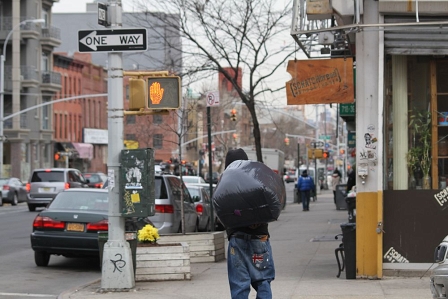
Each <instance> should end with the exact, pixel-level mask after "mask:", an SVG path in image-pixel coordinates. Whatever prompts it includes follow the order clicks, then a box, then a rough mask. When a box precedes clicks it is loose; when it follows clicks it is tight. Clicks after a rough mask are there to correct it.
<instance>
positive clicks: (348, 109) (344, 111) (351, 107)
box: [339, 103, 356, 116]
mask: <svg viewBox="0 0 448 299" xmlns="http://www.w3.org/2000/svg"><path fill="white" fill-rule="evenodd" d="M355 112H356V104H355V103H349V104H339V115H340V116H355Z"/></svg>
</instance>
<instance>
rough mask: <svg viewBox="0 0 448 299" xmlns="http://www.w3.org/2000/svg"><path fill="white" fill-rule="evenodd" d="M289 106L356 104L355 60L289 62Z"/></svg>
mask: <svg viewBox="0 0 448 299" xmlns="http://www.w3.org/2000/svg"><path fill="white" fill-rule="evenodd" d="M286 70H287V72H288V73H290V74H291V76H292V79H291V80H290V81H288V82H286V97H287V104H288V105H305V104H331V103H353V102H354V84H353V58H351V57H346V58H331V59H307V60H290V61H289V62H288V67H287V69H286Z"/></svg>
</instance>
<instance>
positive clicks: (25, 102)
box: [0, 0, 61, 181]
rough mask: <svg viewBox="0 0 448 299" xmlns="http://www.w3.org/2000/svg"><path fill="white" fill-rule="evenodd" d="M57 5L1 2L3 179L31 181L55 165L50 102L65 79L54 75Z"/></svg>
mask: <svg viewBox="0 0 448 299" xmlns="http://www.w3.org/2000/svg"><path fill="white" fill-rule="evenodd" d="M54 2H56V1H52V0H42V1H26V0H10V1H8V0H5V1H2V2H0V45H1V46H2V48H3V49H5V51H4V53H2V55H3V56H4V57H5V62H4V91H5V92H4V118H3V120H4V122H3V124H4V136H5V138H4V142H2V146H3V157H0V158H2V159H3V163H2V166H3V169H1V172H2V175H3V176H5V177H7V176H15V177H18V178H20V179H22V180H23V181H28V179H29V174H30V172H31V170H32V169H34V168H38V167H51V166H52V165H53V141H52V140H53V126H52V113H51V109H52V107H51V105H48V104H46V103H49V102H50V101H51V100H52V99H53V97H54V95H55V93H57V92H58V91H60V89H61V75H60V74H59V73H57V72H54V71H53V56H52V52H53V50H54V48H55V47H57V46H58V45H60V43H61V40H60V31H59V28H57V27H55V26H53V25H52V14H51V8H52V6H53V3H54ZM35 20H40V22H39V23H36V22H33V21H35ZM31 107H36V108H35V109H30V108H31ZM25 109H30V110H27V111H26V112H22V111H24V110H25Z"/></svg>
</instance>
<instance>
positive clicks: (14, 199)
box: [11, 193, 19, 206]
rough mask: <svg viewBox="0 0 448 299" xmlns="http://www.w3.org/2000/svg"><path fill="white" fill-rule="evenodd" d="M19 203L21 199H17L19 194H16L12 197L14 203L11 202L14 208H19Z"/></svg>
mask: <svg viewBox="0 0 448 299" xmlns="http://www.w3.org/2000/svg"><path fill="white" fill-rule="evenodd" d="M18 203H19V198H18V197H17V194H16V193H14V196H13V197H12V202H11V204H12V205H13V206H17V204H18Z"/></svg>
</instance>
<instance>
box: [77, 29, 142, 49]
mask: <svg viewBox="0 0 448 299" xmlns="http://www.w3.org/2000/svg"><path fill="white" fill-rule="evenodd" d="M147 49H148V42H147V34H146V29H145V28H132V29H112V30H79V31H78V50H79V52H126V51H132V52H136V51H146V50H147Z"/></svg>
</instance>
